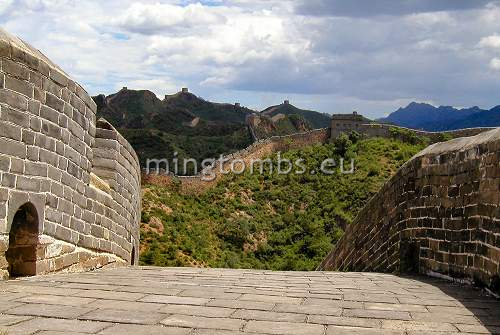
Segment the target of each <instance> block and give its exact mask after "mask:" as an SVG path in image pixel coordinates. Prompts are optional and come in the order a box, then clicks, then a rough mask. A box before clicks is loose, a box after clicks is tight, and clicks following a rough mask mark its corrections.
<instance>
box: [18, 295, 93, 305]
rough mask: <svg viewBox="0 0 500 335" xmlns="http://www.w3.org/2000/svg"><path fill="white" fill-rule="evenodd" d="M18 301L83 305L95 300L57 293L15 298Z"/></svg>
mask: <svg viewBox="0 0 500 335" xmlns="http://www.w3.org/2000/svg"><path fill="white" fill-rule="evenodd" d="M16 301H18V302H24V303H33V304H47V305H64V306H83V305H88V304H89V303H91V302H93V301H95V299H89V298H77V297H68V296H58V295H31V296H28V297H24V298H20V299H17V300H16Z"/></svg>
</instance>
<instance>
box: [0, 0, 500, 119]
mask: <svg viewBox="0 0 500 335" xmlns="http://www.w3.org/2000/svg"><path fill="white" fill-rule="evenodd" d="M0 26H1V27H2V28H4V29H6V30H8V31H9V32H11V33H13V34H15V35H17V36H19V37H21V38H22V39H24V40H25V41H27V42H29V43H31V44H32V45H33V46H35V47H36V48H38V49H40V51H42V52H43V53H44V54H45V55H47V56H48V57H49V58H50V59H52V60H53V61H54V62H55V63H56V64H58V65H60V66H61V68H62V69H64V70H65V71H66V72H67V73H68V74H69V75H70V76H72V77H73V78H74V79H75V80H77V81H78V82H79V83H81V84H82V85H83V86H84V87H85V88H86V89H87V90H88V91H89V93H90V94H92V95H97V94H101V93H103V94H111V93H114V92H116V91H118V90H119V89H121V87H123V86H127V87H128V88H129V89H148V90H151V91H153V92H154V93H156V95H157V96H158V97H160V98H163V96H164V95H165V94H172V93H175V92H177V91H179V90H180V88H181V87H189V89H190V91H191V92H193V93H195V94H197V95H199V96H201V97H203V98H205V99H207V100H212V101H217V102H230V103H233V102H240V103H241V104H242V105H244V106H247V107H249V108H252V109H256V110H262V109H264V108H265V107H267V106H270V105H275V104H279V103H281V102H282V101H283V100H285V99H288V100H290V102H291V103H292V104H294V105H296V106H298V107H301V108H309V109H313V110H317V111H320V112H325V113H349V112H351V111H353V110H357V111H359V112H360V113H362V114H364V115H366V116H368V117H371V118H376V117H382V116H384V115H387V114H388V113H390V112H393V111H394V110H396V109H397V108H399V107H401V106H405V105H407V104H408V103H409V102H411V101H418V102H428V103H431V104H433V105H451V106H455V107H470V106H476V105H477V106H479V107H481V108H487V109H489V108H491V107H493V106H496V105H499V104H500V1H496V0H495V1H482V0H399V1H393V0H371V1H366V0H296V1H294V0H288V1H274V0H212V1H182V0H171V1H131V0H106V1H101V0H99V1H92V0H85V1H82V0H0Z"/></svg>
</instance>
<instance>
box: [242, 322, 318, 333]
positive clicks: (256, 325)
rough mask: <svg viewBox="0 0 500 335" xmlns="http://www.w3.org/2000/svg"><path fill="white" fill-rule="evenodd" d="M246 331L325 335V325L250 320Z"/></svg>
mask: <svg viewBox="0 0 500 335" xmlns="http://www.w3.org/2000/svg"><path fill="white" fill-rule="evenodd" d="M244 332H245V333H258V334H278V335H281V334H283V335H295V334H297V335H323V334H324V332H325V327H324V326H321V325H313V324H301V323H293V322H272V321H249V322H248V323H247V325H246V326H245V328H244Z"/></svg>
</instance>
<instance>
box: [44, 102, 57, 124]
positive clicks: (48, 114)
mask: <svg viewBox="0 0 500 335" xmlns="http://www.w3.org/2000/svg"><path fill="white" fill-rule="evenodd" d="M40 116H41V117H42V118H44V119H46V120H49V121H51V122H53V123H54V124H57V121H58V120H59V113H58V112H57V111H56V110H55V109H53V108H50V107H49V106H45V105H42V106H41V108H40Z"/></svg>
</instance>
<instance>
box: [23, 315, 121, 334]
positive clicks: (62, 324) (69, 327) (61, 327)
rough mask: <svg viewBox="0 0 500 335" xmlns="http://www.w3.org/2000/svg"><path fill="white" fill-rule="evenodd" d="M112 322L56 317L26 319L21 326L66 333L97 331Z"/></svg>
mask: <svg viewBox="0 0 500 335" xmlns="http://www.w3.org/2000/svg"><path fill="white" fill-rule="evenodd" d="M111 325H112V324H111V323H104V322H93V321H80V320H65V319H54V318H35V319H31V320H29V321H25V322H23V323H22V324H19V326H21V327H23V328H25V329H35V330H51V331H60V332H66V333H72V332H75V331H76V332H81V333H87V334H88V333H92V334H94V333H97V332H99V331H101V330H103V329H104V328H106V327H109V326H111Z"/></svg>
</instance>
